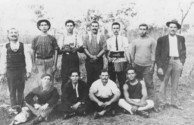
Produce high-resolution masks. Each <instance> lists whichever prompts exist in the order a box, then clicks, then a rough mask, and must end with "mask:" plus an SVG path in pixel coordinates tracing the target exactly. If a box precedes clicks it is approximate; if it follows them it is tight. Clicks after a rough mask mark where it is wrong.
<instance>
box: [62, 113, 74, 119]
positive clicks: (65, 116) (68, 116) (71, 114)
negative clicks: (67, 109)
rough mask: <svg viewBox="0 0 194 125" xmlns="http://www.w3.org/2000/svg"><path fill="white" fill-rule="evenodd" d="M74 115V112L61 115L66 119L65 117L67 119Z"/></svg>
mask: <svg viewBox="0 0 194 125" xmlns="http://www.w3.org/2000/svg"><path fill="white" fill-rule="evenodd" d="M75 115H76V113H75V112H73V113H70V114H64V115H63V119H64V120H66V119H69V118H71V117H73V116H75Z"/></svg>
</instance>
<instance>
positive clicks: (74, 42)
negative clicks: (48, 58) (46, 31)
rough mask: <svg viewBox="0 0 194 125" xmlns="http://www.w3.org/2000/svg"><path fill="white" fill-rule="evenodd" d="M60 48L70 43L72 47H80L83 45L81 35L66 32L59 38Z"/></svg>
mask: <svg viewBox="0 0 194 125" xmlns="http://www.w3.org/2000/svg"><path fill="white" fill-rule="evenodd" d="M58 45H59V48H60V49H61V48H62V47H63V46H64V45H70V46H71V47H80V46H82V45H83V41H82V38H81V36H79V35H78V34H76V33H74V34H73V35H66V34H64V35H63V36H61V37H60V38H59V40H58Z"/></svg>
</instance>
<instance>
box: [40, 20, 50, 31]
mask: <svg viewBox="0 0 194 125" xmlns="http://www.w3.org/2000/svg"><path fill="white" fill-rule="evenodd" d="M42 22H46V23H47V24H48V26H49V28H48V30H49V29H50V28H51V23H50V22H49V21H48V20H46V19H42V20H39V21H38V22H37V28H38V29H39V30H40V28H39V26H40V24H41V23H42Z"/></svg>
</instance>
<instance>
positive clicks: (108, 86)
mask: <svg viewBox="0 0 194 125" xmlns="http://www.w3.org/2000/svg"><path fill="white" fill-rule="evenodd" d="M89 97H90V99H91V101H92V102H93V106H94V109H95V110H96V112H95V114H94V118H95V119H96V118H99V117H101V116H103V115H104V114H105V113H106V112H108V111H111V114H112V116H114V115H115V110H114V108H115V106H116V105H117V101H118V99H119V97H120V91H119V89H118V87H117V85H116V83H115V82H113V81H112V80H110V79H109V75H108V71H107V70H102V71H101V75H100V79H98V80H96V81H95V82H94V83H93V84H92V86H91V87H90V90H89Z"/></svg>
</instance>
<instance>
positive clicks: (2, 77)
mask: <svg viewBox="0 0 194 125" xmlns="http://www.w3.org/2000/svg"><path fill="white" fill-rule="evenodd" d="M5 79H6V76H5V74H2V75H0V82H4V81H5Z"/></svg>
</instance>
